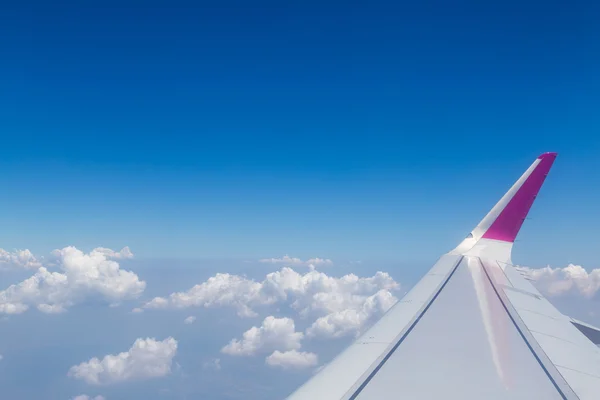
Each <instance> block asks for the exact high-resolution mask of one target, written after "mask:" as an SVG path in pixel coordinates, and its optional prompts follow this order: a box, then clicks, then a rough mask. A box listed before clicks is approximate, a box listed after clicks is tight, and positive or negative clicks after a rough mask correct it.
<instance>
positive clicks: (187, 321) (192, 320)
mask: <svg viewBox="0 0 600 400" xmlns="http://www.w3.org/2000/svg"><path fill="white" fill-rule="evenodd" d="M195 320H196V317H194V316H193V315H190V316H189V317H187V318H186V319H184V320H183V323H184V324H188V325H189V324H193V323H194V321H195Z"/></svg>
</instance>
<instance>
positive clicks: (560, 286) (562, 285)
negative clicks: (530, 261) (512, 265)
mask: <svg viewBox="0 0 600 400" xmlns="http://www.w3.org/2000/svg"><path fill="white" fill-rule="evenodd" d="M519 270H520V271H521V272H523V273H525V274H527V275H528V276H529V277H530V278H531V279H533V280H534V281H535V284H536V286H537V287H538V288H539V290H541V291H542V292H545V293H546V294H548V295H551V296H559V295H563V294H578V295H582V296H584V297H586V298H592V297H594V295H595V294H596V293H597V292H598V290H600V269H594V270H592V271H590V272H587V271H586V270H585V269H584V268H583V267H582V266H580V265H575V264H569V265H568V266H566V267H564V268H551V267H549V266H548V267H545V268H539V269H534V268H527V267H519Z"/></svg>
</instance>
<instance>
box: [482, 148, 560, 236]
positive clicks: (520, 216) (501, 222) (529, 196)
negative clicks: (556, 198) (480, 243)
mask: <svg viewBox="0 0 600 400" xmlns="http://www.w3.org/2000/svg"><path fill="white" fill-rule="evenodd" d="M556 154H557V153H544V154H542V155H541V156H539V157H538V159H539V160H540V162H539V164H538V165H537V166H536V167H535V169H534V170H533V171H532V172H531V175H529V177H527V179H526V180H525V182H523V185H522V186H521V187H520V188H519V190H518V191H517V192H516V193H515V195H514V196H513V198H512V199H511V200H510V201H509V202H508V204H507V205H506V207H504V209H503V210H502V211H501V212H500V214H499V215H498V217H497V218H496V220H495V221H494V222H493V223H492V225H491V226H490V227H489V228H488V230H487V231H486V232H485V233H484V234H483V236H482V237H483V238H486V239H496V240H502V241H505V242H514V241H515V238H516V237H517V233H519V229H521V225H522V224H523V221H524V220H525V217H527V213H528V212H529V209H530V208H531V205H532V204H533V201H534V200H535V197H536V196H537V194H538V192H539V191H540V188H541V187H542V184H543V183H544V180H545V179H546V175H548V171H550V167H552V164H553V163H554V160H555V159H556Z"/></svg>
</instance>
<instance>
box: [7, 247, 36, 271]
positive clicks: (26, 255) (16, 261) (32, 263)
mask: <svg viewBox="0 0 600 400" xmlns="http://www.w3.org/2000/svg"><path fill="white" fill-rule="evenodd" d="M41 266H42V263H41V262H40V261H38V259H37V258H35V256H34V255H33V254H32V253H31V251H29V250H27V249H25V250H15V251H14V252H12V253H11V252H8V251H6V250H4V249H0V269H9V268H24V269H38V268H40V267H41Z"/></svg>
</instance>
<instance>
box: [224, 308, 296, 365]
mask: <svg viewBox="0 0 600 400" xmlns="http://www.w3.org/2000/svg"><path fill="white" fill-rule="evenodd" d="M303 337H304V334H303V333H302V332H296V326H295V324H294V320H293V319H291V318H275V317H273V316H269V317H267V318H265V319H264V321H263V322H262V325H261V326H260V327H257V326H253V327H252V328H250V329H248V330H247V331H246V332H244V335H243V337H242V339H241V340H238V339H232V340H231V342H229V344H228V345H227V346H225V347H223V348H222V349H221V351H222V352H223V353H225V354H229V355H232V356H250V355H253V354H256V353H257V352H269V351H273V350H277V349H281V350H296V349H299V348H300V346H301V344H300V341H301V340H302V338H303Z"/></svg>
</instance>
